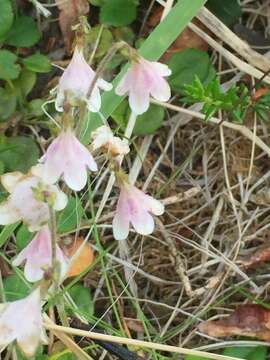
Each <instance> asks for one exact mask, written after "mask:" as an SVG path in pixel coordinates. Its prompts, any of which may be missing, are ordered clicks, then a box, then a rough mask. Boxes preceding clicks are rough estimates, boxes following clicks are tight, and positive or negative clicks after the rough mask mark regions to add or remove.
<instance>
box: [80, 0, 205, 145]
mask: <svg viewBox="0 0 270 360" xmlns="http://www.w3.org/2000/svg"><path fill="white" fill-rule="evenodd" d="M205 2H206V0H192V1H190V0H181V1H179V2H177V3H176V5H175V6H174V7H173V8H172V9H171V11H170V12H169V14H168V15H167V16H166V18H165V19H164V20H163V21H162V22H161V23H160V24H159V25H158V26H157V27H156V28H155V29H154V31H152V32H151V34H150V35H149V36H148V38H147V39H146V40H145V41H144V42H143V44H142V45H141V46H140V48H139V53H140V55H141V56H143V57H145V58H146V59H148V60H151V61H157V60H158V59H159V58H160V57H161V56H162V55H163V53H164V52H165V51H166V50H167V49H168V47H169V46H170V45H171V44H172V43H173V42H174V41H175V39H176V38H177V37H178V36H179V34H180V33H181V32H182V31H183V29H184V28H185V27H186V25H187V24H188V23H189V22H190V20H191V19H192V18H193V17H194V16H195V15H196V13H197V12H198V11H199V9H200V8H201V7H202V6H203V5H204V4H205ZM126 70H127V66H125V67H124V68H123V70H122V71H121V72H120V74H119V75H117V77H116V78H115V79H114V81H113V85H114V88H115V86H116V85H117V84H118V82H119V81H120V79H121V78H122V76H123V75H124V74H125V72H126ZM123 98H124V97H120V96H117V95H116V94H115V93H114V90H112V91H108V92H106V93H104V94H103V95H102V107H101V113H102V115H103V116H104V118H105V119H107V118H108V117H109V116H110V115H111V114H112V112H113V111H114V110H115V109H116V108H117V106H118V105H119V104H120V103H121V101H122V100H123ZM102 124H103V122H102V120H101V118H100V115H99V114H94V113H91V114H90V113H89V114H88V118H87V121H85V123H84V126H85V128H84V129H83V131H82V134H84V136H83V139H82V140H83V142H84V143H89V141H90V133H91V131H93V130H94V129H95V128H97V127H98V126H101V125H102Z"/></svg>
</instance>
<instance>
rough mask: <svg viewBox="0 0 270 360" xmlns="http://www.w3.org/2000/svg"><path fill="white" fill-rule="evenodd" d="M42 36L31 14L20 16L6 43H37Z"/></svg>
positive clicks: (18, 44) (31, 44)
mask: <svg viewBox="0 0 270 360" xmlns="http://www.w3.org/2000/svg"><path fill="white" fill-rule="evenodd" d="M40 37H41V33H40V31H39V29H38V27H37V24H36V22H35V21H34V19H32V18H31V17H30V16H20V17H18V18H17V19H16V20H15V22H14V24H13V26H12V28H11V30H10V32H9V33H8V35H7V38H6V43H7V44H8V45H12V46H17V47H30V46H33V45H35V44H36V43H37V42H38V40H39V39H40Z"/></svg>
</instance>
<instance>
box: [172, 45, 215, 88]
mask: <svg viewBox="0 0 270 360" xmlns="http://www.w3.org/2000/svg"><path fill="white" fill-rule="evenodd" d="M168 66H169V68H170V69H171V70H172V75H171V76H170V77H169V83H170V86H171V88H172V89H173V90H174V91H175V92H178V93H181V92H182V91H183V90H184V87H185V85H189V84H191V83H192V82H193V81H194V78H195V76H197V77H198V78H199V79H200V81H201V83H202V84H207V83H208V82H209V81H211V80H212V79H213V78H214V77H215V70H214V67H213V65H212V63H211V60H210V58H209V56H208V54H207V52H205V51H201V50H196V49H187V50H184V51H180V52H178V53H176V54H174V55H173V56H172V57H171V59H170V61H169V62H168Z"/></svg>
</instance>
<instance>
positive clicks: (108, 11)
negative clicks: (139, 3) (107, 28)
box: [100, 0, 137, 26]
mask: <svg viewBox="0 0 270 360" xmlns="http://www.w3.org/2000/svg"><path fill="white" fill-rule="evenodd" d="M136 15H137V7H136V5H135V3H134V1H133V0H107V1H105V3H104V4H103V5H102V6H101V10H100V22H101V23H102V24H105V25H112V26H124V25H129V24H131V23H132V22H133V21H134V20H135V19H136Z"/></svg>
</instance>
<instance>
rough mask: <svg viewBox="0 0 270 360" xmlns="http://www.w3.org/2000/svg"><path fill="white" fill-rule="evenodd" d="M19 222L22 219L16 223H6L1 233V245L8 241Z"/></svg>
mask: <svg viewBox="0 0 270 360" xmlns="http://www.w3.org/2000/svg"><path fill="white" fill-rule="evenodd" d="M19 224H20V221H18V222H16V223H15V224H11V225H6V226H4V227H3V229H2V231H1V233H0V247H1V246H3V245H4V244H5V243H6V241H7V240H8V239H9V238H10V236H11V235H12V234H13V232H14V231H15V230H16V228H17V227H18V226H19Z"/></svg>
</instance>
